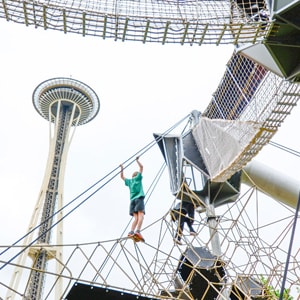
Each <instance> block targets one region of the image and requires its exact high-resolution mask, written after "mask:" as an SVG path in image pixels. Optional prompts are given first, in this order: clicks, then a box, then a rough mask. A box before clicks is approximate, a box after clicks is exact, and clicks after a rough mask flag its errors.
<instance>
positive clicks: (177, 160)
mask: <svg viewBox="0 0 300 300" xmlns="http://www.w3.org/2000/svg"><path fill="white" fill-rule="evenodd" d="M154 137H155V139H156V141H157V143H158V146H159V148H160V150H161V152H162V154H163V156H164V159H165V161H166V164H167V166H168V170H169V176H170V188H171V192H172V193H173V194H176V193H177V192H178V191H179V189H180V186H181V183H182V141H181V138H180V137H178V136H162V135H159V134H154Z"/></svg>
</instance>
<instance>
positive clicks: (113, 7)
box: [0, 0, 278, 45]
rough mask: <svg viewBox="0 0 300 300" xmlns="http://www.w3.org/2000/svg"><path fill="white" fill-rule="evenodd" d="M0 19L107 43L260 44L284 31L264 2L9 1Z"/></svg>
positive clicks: (0, 9)
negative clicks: (104, 40) (97, 39)
mask: <svg viewBox="0 0 300 300" xmlns="http://www.w3.org/2000/svg"><path fill="white" fill-rule="evenodd" d="M0 18H4V19H6V20H7V21H13V22H16V23H21V24H25V25H26V26H30V25H33V26H35V27H42V28H44V29H53V30H59V31H63V32H65V33H77V34H81V35H83V36H85V35H91V36H98V37H102V38H104V39H105V38H113V39H115V40H122V41H125V40H132V41H141V42H143V43H145V42H157V43H162V44H165V43H180V44H190V45H193V44H197V45H202V44H216V45H218V44H235V45H236V44H238V43H256V42H258V41H261V40H262V39H264V37H266V36H267V35H270V34H272V30H275V31H276V30H277V29H276V27H278V25H276V26H273V25H274V24H273V22H272V21H271V20H269V16H268V8H267V7H266V3H265V1H264V0H254V1H253V0H243V1H241V0H237V1H228V0H226V1H225V0H217V1H210V0H207V1H202V0H140V1H135V0H106V1H96V0H89V1H78V0H75V1H70V0H64V1H57V0H53V1H51V0H48V1H47V0H44V1H43V0H41V1H39V0H38V1H30V0H29V1H18V0H3V1H1V3H0Z"/></svg>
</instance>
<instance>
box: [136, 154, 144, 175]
mask: <svg viewBox="0 0 300 300" xmlns="http://www.w3.org/2000/svg"><path fill="white" fill-rule="evenodd" d="M136 162H137V164H138V165H139V168H140V170H139V171H140V173H143V170H144V166H143V165H142V164H141V163H140V161H139V156H138V157H137V158H136Z"/></svg>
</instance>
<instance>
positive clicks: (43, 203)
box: [6, 77, 100, 300]
mask: <svg viewBox="0 0 300 300" xmlns="http://www.w3.org/2000/svg"><path fill="white" fill-rule="evenodd" d="M33 105H34V107H35V109H36V110H37V112H38V113H39V114H40V115H41V116H42V117H43V118H45V119H47V120H48V121H49V128H50V145H49V154H48V160H47V166H46V170H45V175H44V180H43V182H42V187H41V190H40V192H39V195H38V200H37V203H36V206H35V208H34V212H33V214H32V217H31V221H30V224H29V228H28V232H29V233H30V234H28V235H27V237H26V239H25V241H24V245H29V244H30V243H31V242H32V241H34V238H35V243H33V245H32V246H31V247H29V248H28V249H27V250H26V251H24V252H23V254H22V255H20V256H19V261H18V263H17V267H16V269H15V271H14V273H13V276H12V279H11V284H10V287H11V289H10V291H9V292H8V294H7V297H6V299H14V296H15V295H14V293H13V291H16V290H17V287H18V285H19V284H20V280H21V275H22V270H23V268H22V266H24V265H25V261H26V259H27V258H28V257H30V258H31V259H32V268H31V272H30V275H29V279H28V283H27V285H26V291H25V296H26V299H31V300H40V299H42V292H43V286H44V284H45V282H44V281H45V270H46V267H47V262H48V261H49V260H50V259H55V265H56V272H57V273H58V274H61V272H62V269H63V265H62V246H61V245H62V244H63V240H62V239H63V222H62V221H60V222H59V220H61V219H62V218H63V215H62V207H63V187H64V175H65V167H66V161H67V154H68V150H69V146H70V143H71V140H72V138H73V135H74V132H75V129H76V127H77V126H79V125H83V124H86V123H88V122H89V121H91V120H92V119H93V118H94V117H95V116H96V115H97V114H98V112H99V108H100V102H99V99H98V96H97V95H96V93H95V92H94V91H93V90H92V89H91V88H90V87H89V86H87V85H86V84H84V83H82V82H80V81H78V80H74V79H72V78H62V77H60V78H53V79H49V80H46V81H44V82H42V83H41V84H39V85H38V86H37V87H36V89H35V90H34V92H33ZM55 211H57V212H58V214H57V215H56V220H57V221H58V222H57V225H56V226H55V231H54V230H52V224H53V223H54V220H53V217H52V216H53V215H54V214H55ZM39 225H40V226H39ZM37 226H39V229H38V234H36V233H35V232H34V231H33V232H31V231H32V229H33V228H36V227H37ZM34 234H35V236H34ZM36 236H37V237H36ZM51 241H53V242H55V245H56V246H55V247H51V245H50V243H51ZM55 286H56V291H55V293H56V296H55V299H60V296H61V294H62V280H61V278H59V279H58V282H57V284H56V285H55Z"/></svg>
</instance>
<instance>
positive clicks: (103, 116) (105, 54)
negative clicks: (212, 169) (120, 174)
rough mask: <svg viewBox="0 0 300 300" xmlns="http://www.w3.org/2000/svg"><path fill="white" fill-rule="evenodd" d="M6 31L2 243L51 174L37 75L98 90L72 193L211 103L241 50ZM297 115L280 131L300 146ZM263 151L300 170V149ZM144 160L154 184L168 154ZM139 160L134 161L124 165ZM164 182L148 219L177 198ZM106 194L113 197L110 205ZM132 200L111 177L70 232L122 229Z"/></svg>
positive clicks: (293, 172) (0, 125) (0, 72)
mask: <svg viewBox="0 0 300 300" xmlns="http://www.w3.org/2000/svg"><path fill="white" fill-rule="evenodd" d="M0 36H1V47H0V54H1V69H0V86H1V118H0V132H1V140H2V142H1V148H0V179H1V202H0V226H1V227H0V228H1V237H0V239H1V240H0V245H8V244H11V243H13V242H15V241H16V240H17V239H18V238H20V237H21V236H22V235H23V234H24V233H25V232H26V230H27V227H28V224H29V220H30V217H31V215H32V212H33V208H34V205H35V202H36V200H37V195H38V192H39V190H40V187H41V183H42V180H43V176H44V171H45V167H46V161H47V155H48V146H49V138H48V122H47V121H46V120H45V119H43V118H42V117H41V116H40V115H39V114H38V113H37V112H36V111H35V109H34V107H33V105H32V93H33V91H34V89H35V88H36V86H37V85H39V84H40V83H41V82H42V81H44V80H47V79H50V78H54V77H72V78H74V79H77V80H80V81H82V82H84V83H86V84H87V85H89V86H90V87H91V88H92V89H93V90H94V91H95V92H96V93H97V95H98V97H99V99H100V112H99V114H98V115H97V117H96V118H95V119H94V120H92V121H91V122H90V123H88V124H86V125H83V126H80V127H78V128H77V130H76V134H75V136H74V139H73V141H72V144H71V147H70V151H69V157H68V162H67V168H66V178H65V203H67V202H69V201H71V200H72V199H73V198H74V197H76V196H77V195H78V194H80V193H81V192H82V191H83V190H85V189H86V188H88V187H89V186H90V185H92V184H93V183H95V182H96V181H97V180H99V179H100V178H102V177H103V176H104V175H106V174H107V173H109V172H110V171H111V170H113V169H115V168H117V167H118V166H119V164H120V163H122V162H124V161H126V160H127V159H128V158H130V157H131V156H134V155H135V153H136V152H138V151H139V150H140V149H141V148H143V147H144V146H145V145H147V144H148V143H150V142H151V141H152V140H153V136H152V134H153V133H154V132H158V133H161V132H164V131H165V130H167V129H168V128H169V127H171V126H172V125H174V124H175V123H176V122H178V121H179V120H180V119H182V118H183V117H184V116H186V115H187V114H189V113H190V112H191V111H192V110H194V109H197V110H200V111H203V110H204V109H205V108H206V106H207V104H208V102H209V101H210V100H211V97H212V93H213V92H214V91H215V89H216V88H217V85H218V83H219V81H220V80H221V78H222V75H223V73H224V71H225V65H226V63H227V61H228V60H229V58H230V57H231V54H232V52H233V50H234V48H233V46H218V47H217V46H202V47H196V46H193V47H190V46H179V45H165V46H162V45H158V44H146V45H143V44H140V43H135V42H127V43H122V42H115V41H112V40H102V39H100V38H93V37H82V36H79V35H74V34H73V35H71V34H67V35H66V34H64V33H62V32H55V31H44V30H43V29H34V28H32V27H30V28H28V27H25V26H23V25H18V24H14V23H10V22H6V21H4V20H0ZM299 117H300V111H299V107H296V108H295V109H294V110H293V111H292V114H291V115H290V116H289V117H288V118H287V120H286V122H285V123H284V124H283V126H282V128H280V130H279V132H278V133H277V134H276V135H275V137H274V139H273V140H274V141H276V142H277V143H280V144H283V145H285V146H287V147H290V148H293V149H295V150H299V149H300V139H299V134H298V131H299V122H298V121H299ZM256 159H257V160H260V161H262V162H264V163H265V164H267V165H269V166H272V167H273V168H276V169H278V170H280V172H283V173H284V174H286V175H288V176H292V177H293V178H295V179H296V180H298V179H299V169H300V161H299V158H296V157H294V156H291V155H287V154H285V153H284V152H283V151H282V150H278V149H276V148H274V147H273V146H267V147H265V149H264V150H263V151H262V152H261V153H260V154H259V155H258V156H257V157H256ZM141 162H142V163H143V164H144V177H145V182H144V184H145V186H146V187H149V185H150V184H151V182H152V180H153V178H154V175H155V174H156V172H157V171H158V170H159V168H160V166H161V165H162V163H163V159H162V156H161V153H160V151H159V149H158V147H154V148H153V149H152V150H151V151H149V153H148V152H147V153H146V154H145V155H144V156H142V157H141ZM134 169H135V166H133V165H132V166H130V167H129V168H128V169H126V170H125V175H131V173H132V171H133V170H134ZM164 182H165V187H164V188H162V189H161V191H163V193H162V192H161V193H160V194H158V195H156V201H157V202H156V203H152V204H151V208H152V209H154V210H155V213H154V212H153V210H152V209H151V211H152V212H151V213H150V212H149V213H148V214H146V219H145V224H147V223H151V222H152V221H153V218H155V217H156V216H157V217H160V216H159V214H160V212H161V214H164V213H165V212H166V209H167V208H168V207H169V205H170V203H171V202H170V201H172V199H173V197H172V195H170V192H169V183H168V178H167V175H165V179H164ZM107 202H112V203H113V206H112V207H111V209H107V208H106V207H107V206H106V203H107ZM128 203H129V200H128V191H127V189H126V188H125V186H124V184H123V182H121V180H120V179H119V178H117V179H115V180H113V181H112V182H111V183H110V184H109V188H108V190H107V192H106V193H105V194H104V195H103V196H101V197H95V198H93V199H91V200H89V201H87V203H85V204H84V205H83V206H82V207H81V208H80V209H78V210H77V211H76V212H74V213H73V214H72V215H71V216H70V217H69V218H68V219H66V221H65V227H66V234H65V240H66V241H67V242H81V241H87V240H91V239H92V240H93V241H96V240H99V239H101V240H104V239H110V238H115V237H117V236H119V235H120V234H121V233H122V232H123V230H124V228H125V226H126V225H127V223H128V222H129V221H130V219H129V216H128ZM104 214H105V216H106V217H104ZM155 214H156V216H155ZM99 217H100V218H99ZM112 219H115V220H117V221H114V222H111V220H112ZM0 296H1V293H0Z"/></svg>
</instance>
